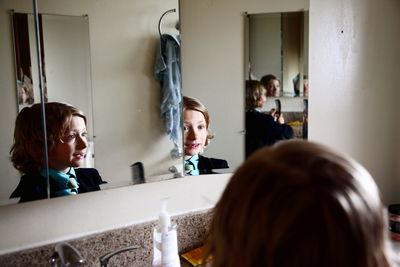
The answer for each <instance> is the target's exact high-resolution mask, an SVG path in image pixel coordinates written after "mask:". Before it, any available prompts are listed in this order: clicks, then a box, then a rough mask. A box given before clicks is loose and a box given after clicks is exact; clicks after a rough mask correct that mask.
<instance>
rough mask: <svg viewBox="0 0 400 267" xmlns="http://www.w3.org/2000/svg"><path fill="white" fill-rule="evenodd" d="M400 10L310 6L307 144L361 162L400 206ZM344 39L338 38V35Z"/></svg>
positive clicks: (358, 1)
mask: <svg viewBox="0 0 400 267" xmlns="http://www.w3.org/2000/svg"><path fill="white" fill-rule="evenodd" d="M399 26H400V2H399V1H397V0H384V1H380V2H379V3H378V2H376V1H373V0H369V1H363V0H353V1H345V0H342V1H335V2H333V1H320V0H311V2H310V65H309V68H310V69H309V74H310V95H309V103H310V106H309V112H310V117H309V137H310V139H311V140H315V141H319V142H322V143H325V144H327V145H330V146H331V147H333V148H336V149H337V150H339V151H342V152H345V153H348V154H350V155H351V156H353V157H354V158H355V159H357V160H358V161H360V162H361V163H362V164H363V165H364V166H365V167H366V168H367V169H368V170H369V171H370V172H371V174H372V175H373V176H374V178H375V180H376V182H377V183H378V185H379V187H380V189H381V191H382V193H383V197H384V199H385V200H386V202H388V203H390V202H395V201H397V202H399V201H400V192H399V191H400V175H399V172H398V167H397V166H398V165H399V163H400V158H399V153H398V151H399V150H398V149H399V145H398V144H399V131H398V129H399V127H398V125H399V110H398V107H399V103H400V102H399V101H400V98H399V89H398V77H399V76H400V69H399V67H398V66H399V64H400V50H399V47H400V37H399V34H398V31H397V30H396V28H398V27H399ZM342 31H343V33H342Z"/></svg>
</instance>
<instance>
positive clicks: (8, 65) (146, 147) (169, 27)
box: [0, 0, 182, 205]
mask: <svg viewBox="0 0 400 267" xmlns="http://www.w3.org/2000/svg"><path fill="white" fill-rule="evenodd" d="M37 4H38V13H39V14H41V20H42V30H43V33H42V34H43V50H44V62H45V68H44V69H45V73H44V74H45V77H46V79H45V81H46V87H47V94H48V100H49V101H60V102H67V103H70V104H72V105H74V106H76V107H77V108H79V109H81V110H82V111H83V112H84V113H85V115H86V116H87V118H88V122H89V129H88V130H89V131H88V132H89V135H91V136H90V141H92V142H93V146H92V148H95V149H93V154H94V158H93V160H92V162H91V163H88V164H89V165H88V166H94V167H95V168H96V169H97V170H98V171H99V172H100V174H101V176H102V178H103V180H105V181H107V182H108V184H105V185H103V186H102V189H108V188H113V187H118V186H125V185H131V184H134V183H135V182H136V181H135V180H134V172H133V171H132V167H131V165H133V164H134V163H137V162H141V163H142V164H143V166H144V172H145V177H146V178H148V179H146V180H145V182H154V181H161V180H166V179H171V178H173V177H174V174H173V173H171V171H170V170H169V169H170V167H171V166H179V165H181V164H182V159H181V158H176V157H174V156H172V155H171V151H172V150H173V149H174V148H175V145H174V143H173V142H172V141H171V140H170V139H169V138H168V136H167V134H166V130H165V128H164V124H163V121H162V116H161V115H160V105H161V102H162V93H161V89H160V84H159V81H157V80H156V79H155V75H154V64H155V61H156V57H157V50H158V49H159V47H158V44H159V41H160V32H159V27H158V26H159V22H160V18H161V16H162V14H164V13H165V11H167V10H171V9H175V11H176V12H170V13H169V14H168V15H166V16H165V17H164V19H163V20H162V25H161V33H162V34H163V33H169V34H174V35H178V34H179V31H178V30H177V28H176V25H177V22H178V20H179V10H178V1H177V0H169V1H163V2H162V3H161V2H159V1H156V0H154V1H146V2H138V1H135V2H132V1H128V0H126V1H125V0H124V1H120V2H119V4H118V5H115V4H113V3H111V2H109V1H94V0H93V1H85V2H82V1H78V0H77V1H70V2H69V3H68V5H66V4H65V3H64V1H49V0H38V1H37ZM0 8H1V11H2V12H1V15H0V19H1V23H0V24H1V26H0V29H1V32H0V33H1V36H2V39H3V40H5V45H4V46H2V47H1V49H2V55H4V61H3V64H2V68H1V77H2V81H3V82H2V88H1V90H2V98H1V104H2V105H0V106H1V111H2V112H1V114H2V115H1V116H2V117H1V128H2V129H3V130H4V134H3V135H2V138H1V139H0V148H1V151H0V153H1V160H0V164H1V169H2V170H3V171H4V175H3V176H2V178H1V179H2V180H1V183H2V186H1V189H0V205H6V204H11V203H15V202H16V201H18V200H10V199H9V196H10V194H11V192H12V191H13V190H14V189H15V187H16V185H17V184H18V182H19V177H20V174H19V173H18V172H17V171H16V170H15V169H14V168H13V166H12V164H11V161H10V158H9V151H10V148H11V145H12V142H13V131H14V122H15V118H16V116H17V114H18V112H19V109H20V107H23V106H24V105H29V104H30V103H27V102H26V103H25V104H24V103H23V102H21V105H20V103H19V102H18V90H17V89H18V86H17V83H16V80H20V79H19V77H20V75H18V73H19V72H18V71H16V67H15V66H16V65H17V64H15V58H14V55H15V53H14V41H13V40H14V38H13V35H14V34H13V31H12V29H13V28H12V14H13V12H14V14H15V13H23V14H32V13H33V9H32V1H31V0H21V1H11V0H10V1H8V0H6V1H2V2H1V3H0ZM12 11H13V12H12ZM26 16H27V21H28V30H29V29H32V27H33V26H32V18H31V15H26ZM60 27H64V28H60ZM28 35H29V37H30V46H28V47H30V50H31V59H32V62H31V63H32V71H31V73H29V72H28V71H27V72H26V73H27V74H29V75H26V76H27V77H29V76H30V77H31V80H32V83H33V88H34V90H36V89H35V88H36V87H35V79H36V81H37V78H35V77H38V73H37V67H35V64H36V63H35V62H34V61H35V59H36V54H34V53H35V52H34V51H35V49H34V48H32V45H33V44H34V43H35V42H36V41H35V39H34V35H33V36H32V33H28ZM32 38H33V39H32ZM73 38H75V39H73ZM71 39H73V41H72V42H70V41H71ZM81 48H84V49H83V50H82V49H81ZM77 60H83V61H81V63H77V62H78V61H77ZM24 74H25V73H24ZM15 77H17V78H15ZM21 77H22V82H23V81H24V79H23V77H24V75H22V76H21ZM37 95H38V93H36V96H37ZM90 164H91V165H90Z"/></svg>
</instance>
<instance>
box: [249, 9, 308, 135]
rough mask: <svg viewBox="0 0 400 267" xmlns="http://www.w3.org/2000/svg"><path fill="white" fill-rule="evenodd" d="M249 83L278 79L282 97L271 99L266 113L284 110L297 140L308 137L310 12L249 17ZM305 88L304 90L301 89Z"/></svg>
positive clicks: (264, 107) (263, 109)
mask: <svg viewBox="0 0 400 267" xmlns="http://www.w3.org/2000/svg"><path fill="white" fill-rule="evenodd" d="M246 26H247V27H246V29H247V31H248V33H247V34H246V44H247V45H246V50H245V54H246V56H247V57H248V61H247V62H248V64H247V66H248V68H247V79H251V80H262V78H263V77H264V76H266V75H270V74H272V75H273V76H276V77H277V78H278V83H280V90H281V91H280V93H279V97H278V96H268V93H267V100H266V103H265V104H264V106H263V107H262V111H263V112H265V113H268V112H270V111H271V109H277V106H276V101H277V99H279V101H280V109H281V112H282V114H283V117H284V120H285V123H286V124H288V125H290V126H291V127H292V129H293V132H294V138H307V136H308V134H307V133H308V92H309V87H308V11H301V12H279V13H257V14H248V15H247V18H246ZM300 85H303V86H300Z"/></svg>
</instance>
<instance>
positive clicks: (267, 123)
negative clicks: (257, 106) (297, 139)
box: [246, 110, 293, 158]
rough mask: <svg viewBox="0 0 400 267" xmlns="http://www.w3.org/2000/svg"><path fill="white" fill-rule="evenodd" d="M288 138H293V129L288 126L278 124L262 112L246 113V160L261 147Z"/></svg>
mask: <svg viewBox="0 0 400 267" xmlns="http://www.w3.org/2000/svg"><path fill="white" fill-rule="evenodd" d="M290 138H293V129H292V127H290V126H289V125H286V124H280V123H278V122H276V121H275V120H274V118H273V117H272V116H271V115H268V114H265V113H262V112H258V111H255V110H254V111H247V112H246V158H247V157H248V156H249V155H250V154H252V153H253V152H254V151H256V150H257V149H259V148H261V147H263V146H271V145H273V144H274V143H276V142H277V141H279V140H285V139H290Z"/></svg>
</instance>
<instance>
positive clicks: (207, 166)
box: [197, 155, 229, 174]
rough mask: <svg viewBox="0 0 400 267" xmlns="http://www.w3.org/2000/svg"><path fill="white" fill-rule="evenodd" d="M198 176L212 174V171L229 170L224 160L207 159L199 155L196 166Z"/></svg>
mask: <svg viewBox="0 0 400 267" xmlns="http://www.w3.org/2000/svg"><path fill="white" fill-rule="evenodd" d="M197 167H198V168H199V172H200V174H212V173H218V172H214V171H213V169H227V168H229V166H228V162H227V161H226V160H224V159H215V158H207V157H204V156H201V155H199V163H198V165H197Z"/></svg>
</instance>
